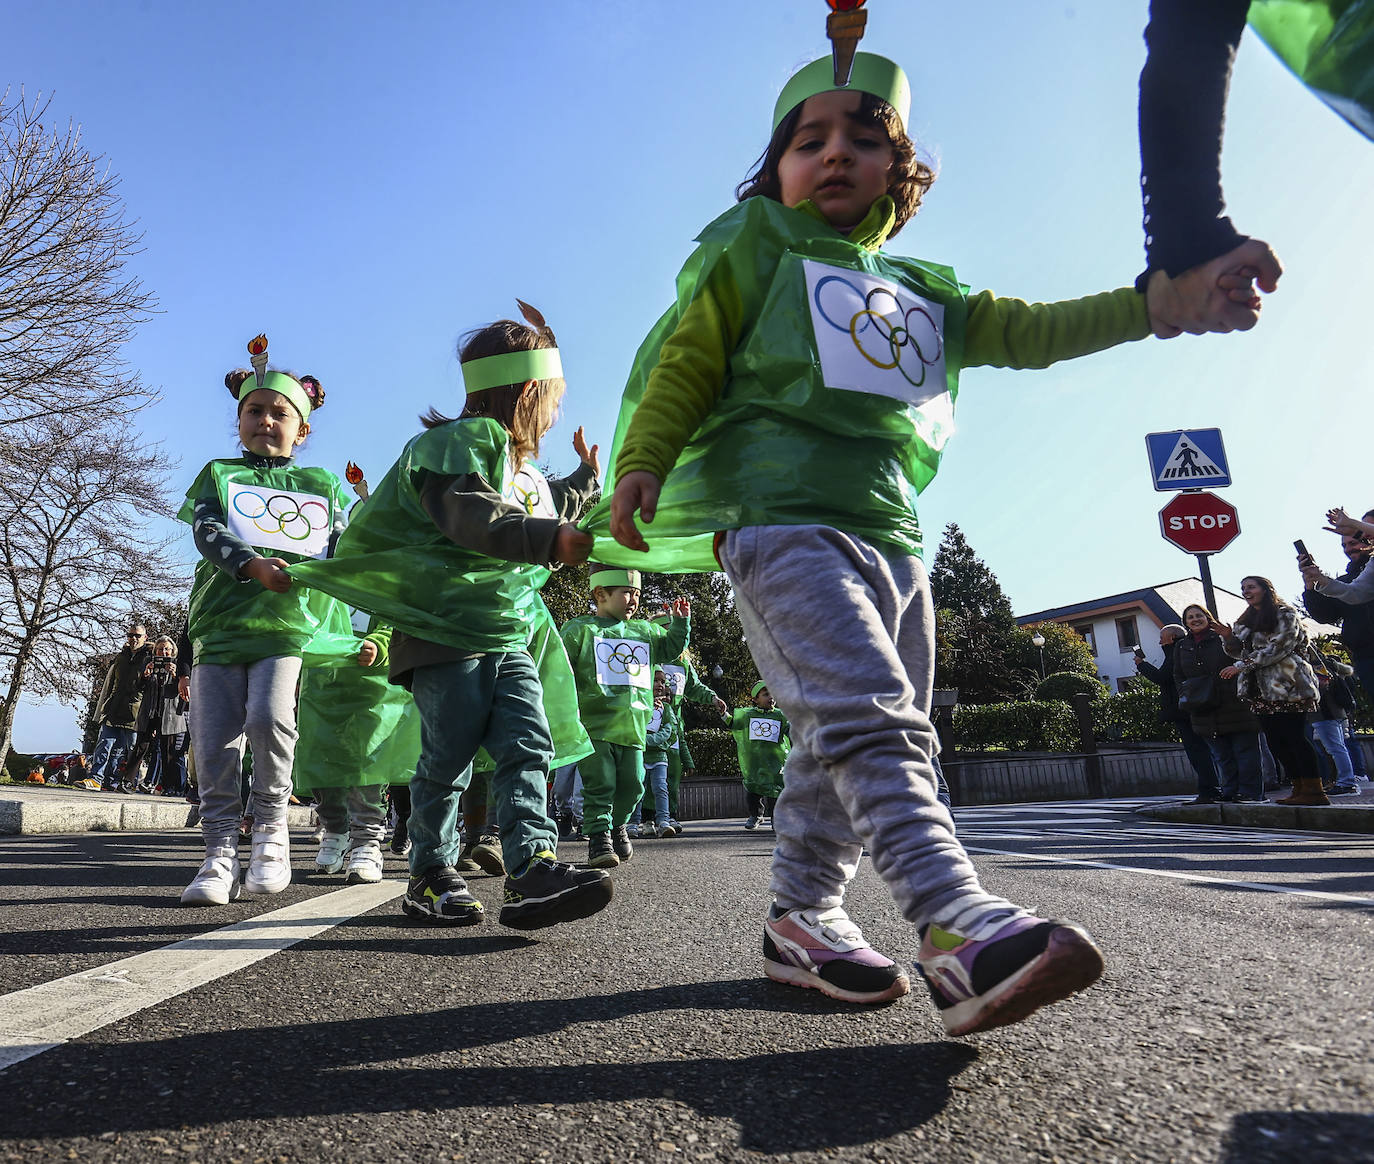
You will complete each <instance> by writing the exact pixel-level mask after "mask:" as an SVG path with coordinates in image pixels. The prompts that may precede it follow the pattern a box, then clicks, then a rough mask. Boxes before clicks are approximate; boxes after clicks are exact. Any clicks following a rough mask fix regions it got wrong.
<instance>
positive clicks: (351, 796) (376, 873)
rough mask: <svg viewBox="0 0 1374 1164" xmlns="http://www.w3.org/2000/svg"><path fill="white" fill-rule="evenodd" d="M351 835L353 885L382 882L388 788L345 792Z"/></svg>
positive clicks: (380, 786)
mask: <svg viewBox="0 0 1374 1164" xmlns="http://www.w3.org/2000/svg"><path fill="white" fill-rule="evenodd" d="M345 794H346V800H347V803H348V832H349V842H350V843H351V845H352V851H351V852H350V854H349V858H348V881H349V884H351V885H362V884H371V883H374V882H377V881H380V880H381V879H382V835H383V834H384V833H385V832H386V785H385V784H361V785H357V786H355V787H353V788H348V789H345Z"/></svg>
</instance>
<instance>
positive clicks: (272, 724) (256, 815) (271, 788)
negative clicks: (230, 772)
mask: <svg viewBox="0 0 1374 1164" xmlns="http://www.w3.org/2000/svg"><path fill="white" fill-rule="evenodd" d="M300 674H301V661H300V659H298V658H296V657H295V656H292V655H277V656H274V657H273V658H270V659H259V660H258V661H257V662H255V663H250V664H249V665H248V668H247V678H248V688H247V704H246V708H245V715H244V721H243V730H244V734H245V735H246V736H247V737H248V743H249V745H250V746H251V747H252V749H253V829H254V831H255V832H258V831H260V830H262V829H264V828H267V829H273V830H281V829H285V827H286V807H287V802H288V801H289V799H290V797H291V767H292V764H293V762H294V760H295V757H296V683H297V680H299V679H300ZM202 811H204V810H203V809H202Z"/></svg>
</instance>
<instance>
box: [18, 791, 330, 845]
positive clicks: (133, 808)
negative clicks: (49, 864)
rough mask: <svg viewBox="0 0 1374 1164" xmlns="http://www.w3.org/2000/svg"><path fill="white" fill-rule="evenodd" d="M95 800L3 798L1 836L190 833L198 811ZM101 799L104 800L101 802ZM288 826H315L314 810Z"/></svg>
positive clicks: (167, 802) (291, 818) (149, 800)
mask: <svg viewBox="0 0 1374 1164" xmlns="http://www.w3.org/2000/svg"><path fill="white" fill-rule="evenodd" d="M84 795H86V796H89V797H90V799H88V800H86V799H80V798H78V797H77V796H75V795H63V794H61V793H56V794H54V793H51V792H49V793H47V794H39V795H37V796H15V795H8V796H7V795H6V794H4V793H0V836H17V835H21V834H22V835H26V836H27V835H29V834H34V833H117V832H159V831H164V830H171V829H182V828H185V827H186V825H187V824H188V822H189V821H190V820H191V812H192V806H191V805H189V804H187V803H186V802H185V801H184V800H172V799H170V798H167V799H163V798H160V797H145V796H118V794H113V795H115V796H118V799H111V798H107V797H105V796H102V794H100V793H86V794H84ZM98 797H99V799H97V798H98ZM286 820H287V824H288V825H289V826H290V827H291V828H296V829H302V828H308V827H309V825H310V809H309V807H308V806H306V805H293V806H291V807H290V808H288V809H287V816H286Z"/></svg>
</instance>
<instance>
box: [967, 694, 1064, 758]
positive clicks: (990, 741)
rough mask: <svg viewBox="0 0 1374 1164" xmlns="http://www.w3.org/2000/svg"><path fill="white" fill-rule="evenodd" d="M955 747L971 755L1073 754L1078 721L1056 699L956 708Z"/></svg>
mask: <svg viewBox="0 0 1374 1164" xmlns="http://www.w3.org/2000/svg"><path fill="white" fill-rule="evenodd" d="M954 744H955V747H957V748H959V749H961V750H967V751H971V752H980V751H985V750H987V749H989V748H1006V749H1008V750H1010V751H1013V752H1076V751H1077V750H1078V719H1077V717H1076V716H1075V715H1074V712H1073V708H1072V707H1071V706H1070V705H1069V704H1067V703H1065V702H1063V701H1062V700H1058V699H1050V700H1035V701H1026V702H1021V703H983V704H978V705H975V706H970V707H962V706H961V707H956V708H955V709H954Z"/></svg>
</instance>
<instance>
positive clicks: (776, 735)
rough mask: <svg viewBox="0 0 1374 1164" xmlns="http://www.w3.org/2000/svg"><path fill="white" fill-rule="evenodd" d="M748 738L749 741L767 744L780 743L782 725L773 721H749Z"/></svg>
mask: <svg viewBox="0 0 1374 1164" xmlns="http://www.w3.org/2000/svg"><path fill="white" fill-rule="evenodd" d="M749 738H750V739H751V740H763V741H764V742H765V743H769V744H780V743H782V724H780V723H779V722H778V721H777V720H775V719H751V720H750V721H749Z"/></svg>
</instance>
